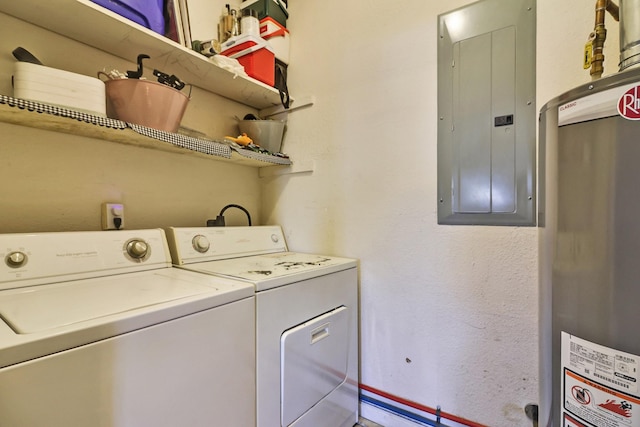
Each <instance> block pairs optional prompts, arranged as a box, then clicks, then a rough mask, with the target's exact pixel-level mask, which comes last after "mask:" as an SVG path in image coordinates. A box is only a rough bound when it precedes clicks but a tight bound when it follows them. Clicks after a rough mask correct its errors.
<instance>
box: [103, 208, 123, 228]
mask: <svg viewBox="0 0 640 427" xmlns="http://www.w3.org/2000/svg"><path fill="white" fill-rule="evenodd" d="M123 228H124V205H123V204H122V203H103V204H102V229H103V230H121V229H123Z"/></svg>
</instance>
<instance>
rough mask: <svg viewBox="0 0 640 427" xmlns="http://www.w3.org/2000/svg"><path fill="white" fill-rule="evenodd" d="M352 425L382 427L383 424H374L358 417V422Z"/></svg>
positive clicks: (357, 426) (356, 426)
mask: <svg viewBox="0 0 640 427" xmlns="http://www.w3.org/2000/svg"><path fill="white" fill-rule="evenodd" d="M353 427H383V426H381V425H380V424H376V423H374V422H373V421H369V420H367V419H364V418H362V417H360V420H359V421H358V423H357V424H356V425H355V426H353Z"/></svg>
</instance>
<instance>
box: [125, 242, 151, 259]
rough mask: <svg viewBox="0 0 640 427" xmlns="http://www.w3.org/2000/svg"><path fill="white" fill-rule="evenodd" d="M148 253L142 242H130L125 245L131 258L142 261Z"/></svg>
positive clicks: (144, 243) (146, 246)
mask: <svg viewBox="0 0 640 427" xmlns="http://www.w3.org/2000/svg"><path fill="white" fill-rule="evenodd" d="M148 252H149V245H147V242H145V241H144V240H136V239H134V240H131V241H130V242H129V243H127V253H128V254H129V256H130V257H131V258H134V259H142V258H144V257H145V256H146V255H147V253H148Z"/></svg>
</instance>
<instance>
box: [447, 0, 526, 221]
mask: <svg viewBox="0 0 640 427" xmlns="http://www.w3.org/2000/svg"><path fill="white" fill-rule="evenodd" d="M438 37H439V40H438V116H439V117H438V222H439V223H441V224H488V225H535V219H534V218H535V216H534V211H535V137H536V136H535V123H536V122H535V119H536V108H535V2H534V0H483V1H480V2H477V3H473V4H471V5H469V6H465V7H463V8H460V9H456V10H454V11H452V12H448V13H446V14H443V15H440V16H439V36H438Z"/></svg>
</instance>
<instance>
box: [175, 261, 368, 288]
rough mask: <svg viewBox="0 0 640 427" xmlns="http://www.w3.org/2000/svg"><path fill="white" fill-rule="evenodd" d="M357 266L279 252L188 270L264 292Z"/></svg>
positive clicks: (216, 262)
mask: <svg viewBox="0 0 640 427" xmlns="http://www.w3.org/2000/svg"><path fill="white" fill-rule="evenodd" d="M356 265H357V264H356V261H355V260H353V259H348V258H338V257H333V256H324V255H315V254H305V253H299V252H278V253H273V254H264V255H254V256H248V257H241V258H232V259H223V260H218V261H209V262H202V263H196V264H190V265H188V266H185V268H188V269H192V270H196V271H200V272H203V273H209V274H217V275H221V276H225V277H230V278H234V279H240V280H243V281H246V282H250V283H253V284H254V285H255V287H256V291H263V290H265V289H271V288H275V287H278V286H282V285H287V284H290V283H294V282H298V281H301V280H307V279H311V278H314V277H318V276H323V275H325V274H330V273H335V272H338V271H342V270H347V269H349V268H355V267H356Z"/></svg>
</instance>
